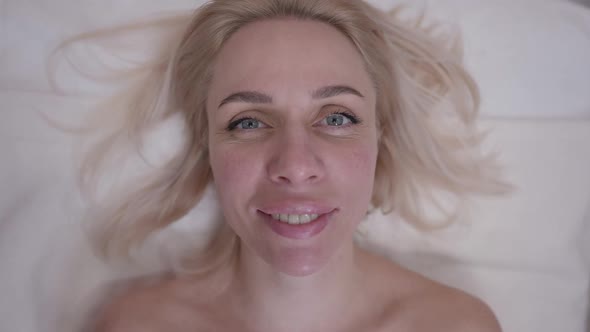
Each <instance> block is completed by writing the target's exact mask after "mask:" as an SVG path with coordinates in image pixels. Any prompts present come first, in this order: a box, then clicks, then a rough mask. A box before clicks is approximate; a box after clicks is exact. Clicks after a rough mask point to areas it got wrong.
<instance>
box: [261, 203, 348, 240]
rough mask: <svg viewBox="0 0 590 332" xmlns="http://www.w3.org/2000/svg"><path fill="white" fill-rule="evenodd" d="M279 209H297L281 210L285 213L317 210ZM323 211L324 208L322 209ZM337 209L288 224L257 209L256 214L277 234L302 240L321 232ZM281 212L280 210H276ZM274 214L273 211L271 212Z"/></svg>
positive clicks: (303, 212)
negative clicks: (313, 218) (302, 222)
mask: <svg viewBox="0 0 590 332" xmlns="http://www.w3.org/2000/svg"><path fill="white" fill-rule="evenodd" d="M281 211H297V212H290V213H289V212H283V213H285V214H305V213H315V212H317V211H319V210H315V211H312V212H308V211H310V210H301V209H299V208H293V209H282V210H281ZM323 211H325V210H323ZM337 211H338V209H332V210H328V212H324V213H317V214H318V215H319V216H318V218H317V219H315V220H313V221H311V222H309V223H307V224H295V225H292V224H288V223H285V222H282V221H278V220H276V219H274V218H273V217H272V215H270V214H268V213H266V212H262V211H261V210H258V211H257V212H258V214H259V215H261V216H262V218H263V220H264V222H265V223H266V224H267V225H268V226H269V228H270V229H271V230H272V231H273V232H274V233H276V234H277V235H279V236H282V237H286V238H289V239H294V240H303V239H309V238H312V237H314V236H316V235H318V234H319V233H321V232H322V231H323V230H324V229H325V228H326V226H328V224H329V222H330V220H331V219H332V217H333V216H334V215H335V214H336V213H337ZM277 213H281V212H277ZM273 214H274V213H273Z"/></svg>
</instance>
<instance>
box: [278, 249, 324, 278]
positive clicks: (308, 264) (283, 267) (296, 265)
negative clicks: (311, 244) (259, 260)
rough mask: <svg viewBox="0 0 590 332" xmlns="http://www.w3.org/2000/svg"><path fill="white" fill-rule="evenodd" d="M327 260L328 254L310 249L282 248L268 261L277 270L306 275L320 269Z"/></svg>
mask: <svg viewBox="0 0 590 332" xmlns="http://www.w3.org/2000/svg"><path fill="white" fill-rule="evenodd" d="M328 261H329V255H326V253H324V254H320V253H318V252H317V251H316V250H310V249H295V248H290V249H283V250H282V252H281V254H280V255H277V257H275V259H273V262H268V263H270V264H271V265H272V266H273V268H274V269H276V270H277V271H279V272H281V273H283V274H286V275H289V276H292V277H306V276H310V275H313V274H315V273H317V272H318V271H321V270H322V269H323V268H324V267H325V266H326V265H327V264H328Z"/></svg>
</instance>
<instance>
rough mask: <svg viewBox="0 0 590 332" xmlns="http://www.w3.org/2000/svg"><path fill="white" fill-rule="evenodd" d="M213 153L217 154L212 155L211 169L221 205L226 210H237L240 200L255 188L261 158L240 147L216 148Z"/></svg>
mask: <svg viewBox="0 0 590 332" xmlns="http://www.w3.org/2000/svg"><path fill="white" fill-rule="evenodd" d="M212 151H215V153H212V154H211V168H212V170H213V179H214V182H215V187H216V190H217V193H218V196H219V198H220V200H221V201H220V203H221V205H222V207H223V208H224V210H228V209H227V208H230V207H232V208H233V209H235V208H236V206H235V205H236V204H239V200H240V198H245V197H246V196H247V193H250V192H251V191H252V190H253V188H254V187H255V183H256V181H257V179H258V177H259V174H260V169H261V162H260V158H258V157H257V156H256V155H255V154H253V153H252V151H246V150H244V149H241V148H240V147H238V146H235V147H233V148H232V146H229V147H214V148H213V150H212ZM229 210H231V209H229Z"/></svg>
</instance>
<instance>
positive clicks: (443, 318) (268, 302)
mask: <svg viewBox="0 0 590 332" xmlns="http://www.w3.org/2000/svg"><path fill="white" fill-rule="evenodd" d="M302 59H304V60H305V61H301V60H302ZM216 60H217V61H216V64H215V67H214V76H213V77H214V78H213V81H212V85H211V88H210V91H209V96H208V97H209V98H208V105H207V112H208V117H209V129H210V131H209V132H210V136H209V144H210V146H209V148H210V158H211V167H212V170H213V174H214V180H215V186H216V188H217V192H218V195H219V202H220V204H221V207H222V208H223V210H224V213H225V218H226V221H227V222H228V223H229V225H230V226H231V227H232V228H233V230H234V231H235V232H236V233H237V234H238V236H239V237H240V239H241V248H240V254H239V257H238V260H237V264H236V265H235V266H234V267H231V268H228V269H226V270H220V271H219V272H218V273H216V274H215V275H212V276H210V277H209V278H208V279H200V280H194V279H191V278H179V277H163V278H160V279H158V280H155V281H151V282H149V283H146V282H136V283H134V286H133V287H131V288H128V289H127V290H126V291H124V292H121V293H119V295H116V296H113V297H112V298H111V300H110V301H109V302H108V303H107V304H106V305H105V306H103V310H102V312H101V313H100V314H99V315H98V317H100V318H99V319H98V323H97V325H96V326H97V327H96V328H95V330H96V331H276V332H282V331H306V332H311V331H322V332H329V331H351V332H352V331H409V332H411V331H416V332H423V331H426V332H427V331H437V332H441V331H442V332H444V331H453V332H456V331H459V332H460V331H483V332H486V331H490V332H492V331H494V332H497V331H500V328H499V326H498V323H497V321H496V319H495V317H494V315H493V314H492V313H491V311H490V310H489V309H488V308H487V306H486V305H485V304H483V303H482V302H480V301H479V300H477V299H475V298H473V297H471V296H469V295H467V294H465V293H462V292H460V291H458V290H455V289H451V288H448V287H445V286H442V285H439V284H437V283H434V282H432V281H430V280H428V279H425V278H423V277H421V276H419V275H418V274H415V273H413V272H410V271H408V270H405V269H403V268H401V267H399V266H397V265H395V264H394V263H392V262H390V261H388V260H386V259H384V258H381V257H378V256H375V255H373V254H370V253H368V252H366V251H364V250H363V249H361V248H359V247H357V246H356V245H355V243H354V242H353V239H352V235H353V233H354V230H355V229H356V226H357V225H358V223H359V222H360V221H361V220H362V219H363V217H364V216H365V214H366V211H367V208H368V206H369V201H370V197H371V193H372V190H373V179H374V172H375V162H376V158H377V153H378V150H377V134H376V133H377V130H376V126H375V100H376V93H375V89H374V88H373V84H372V81H371V79H370V77H369V75H368V74H367V72H366V71H365V68H364V64H363V60H362V58H361V56H360V55H359V53H358V51H357V50H356V49H355V47H354V45H352V43H351V42H350V41H349V40H348V39H347V38H346V37H345V36H343V35H342V34H341V33H340V32H339V31H337V30H336V29H334V28H333V27H331V26H329V25H326V24H323V23H319V22H311V21H296V20H289V19H281V20H269V21H262V22H256V23H252V24H250V25H247V26H245V27H243V28H242V29H240V30H239V31H238V32H236V33H235V34H234V35H233V36H232V37H231V38H230V39H229V40H228V41H227V42H226V44H225V45H224V47H223V49H222V51H221V54H219V56H218V58H217V59H216ZM334 86H337V87H340V88H338V89H329V88H328V89H326V87H334ZM342 87H346V88H342ZM243 92H248V93H246V94H244V93H243ZM253 92H254V93H253ZM327 92H330V93H327ZM236 93H242V94H239V95H236ZM254 97H255V98H254ZM334 113H337V114H336V115H334ZM342 114H345V115H342ZM318 210H321V211H323V214H324V215H325V218H326V220H327V222H326V225H325V227H324V228H323V229H322V230H321V231H320V232H319V233H317V234H316V233H313V234H312V233H310V234H307V233H305V232H303V233H301V234H299V235H298V236H297V238H290V237H285V236H284V235H281V234H279V233H277V232H275V231H273V228H272V227H270V226H269V225H270V224H271V223H269V221H268V218H269V216H268V215H267V214H273V213H282V212H284V213H306V212H310V211H316V212H317V211H318ZM320 214H321V213H320ZM221 280H229V287H227V288H226V289H225V290H223V291H221V292H212V291H211V289H212V288H213V287H212V285H214V283H215V282H220V281H221Z"/></svg>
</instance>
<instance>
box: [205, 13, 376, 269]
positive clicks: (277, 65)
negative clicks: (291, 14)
mask: <svg viewBox="0 0 590 332" xmlns="http://www.w3.org/2000/svg"><path fill="white" fill-rule="evenodd" d="M213 70H214V72H213V80H212V83H211V88H210V90H209V94H208V101H207V112H208V118H209V149H210V158H211V167H212V170H213V176H214V181H215V186H216V188H217V192H218V195H219V200H220V204H221V207H222V209H223V212H224V216H225V218H226V221H227V222H228V223H229V224H230V226H231V227H232V228H233V229H234V231H235V232H236V233H237V234H238V236H239V237H240V238H241V240H242V244H243V246H245V247H246V248H245V249H246V250H249V251H250V252H253V253H255V254H256V255H257V256H258V257H260V258H262V259H263V260H264V261H265V262H266V263H267V264H269V265H270V266H272V267H273V268H275V269H276V270H279V271H281V272H284V273H287V274H289V275H299V276H301V275H308V274H311V273H314V272H316V271H318V270H319V269H321V268H322V267H323V266H325V265H326V264H327V263H328V262H329V261H330V260H331V259H335V258H336V257H337V256H338V253H339V252H342V251H341V250H342V249H343V248H344V247H347V248H350V246H351V245H352V236H353V233H354V230H355V228H356V226H357V225H358V223H359V222H360V221H361V220H362V219H363V218H364V216H365V214H366V212H367V208H368V206H369V203H370V199H371V195H372V191H373V180H374V175H375V163H376V159H377V131H376V125H375V100H376V96H375V89H374V87H373V84H372V81H371V79H370V77H369V75H368V73H367V72H366V70H365V67H364V63H363V60H362V58H361V56H360V54H359V53H358V51H357V50H356V48H355V47H354V45H353V44H352V43H351V42H350V41H349V40H348V39H347V38H346V37H345V36H344V35H343V34H341V33H340V32H339V31H338V30H336V29H335V28H333V27H331V26H329V25H327V24H324V23H320V22H312V21H296V20H289V19H284V20H268V21H261V22H256V23H252V24H249V25H247V26H245V27H243V28H241V29H240V30H238V31H237V32H236V33H235V34H234V35H233V36H232V37H231V38H230V39H229V40H228V41H227V42H226V43H225V45H224V47H223V49H222V50H221V52H220V54H219V56H218V58H217V59H216V63H215V66H214V68H213Z"/></svg>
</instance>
